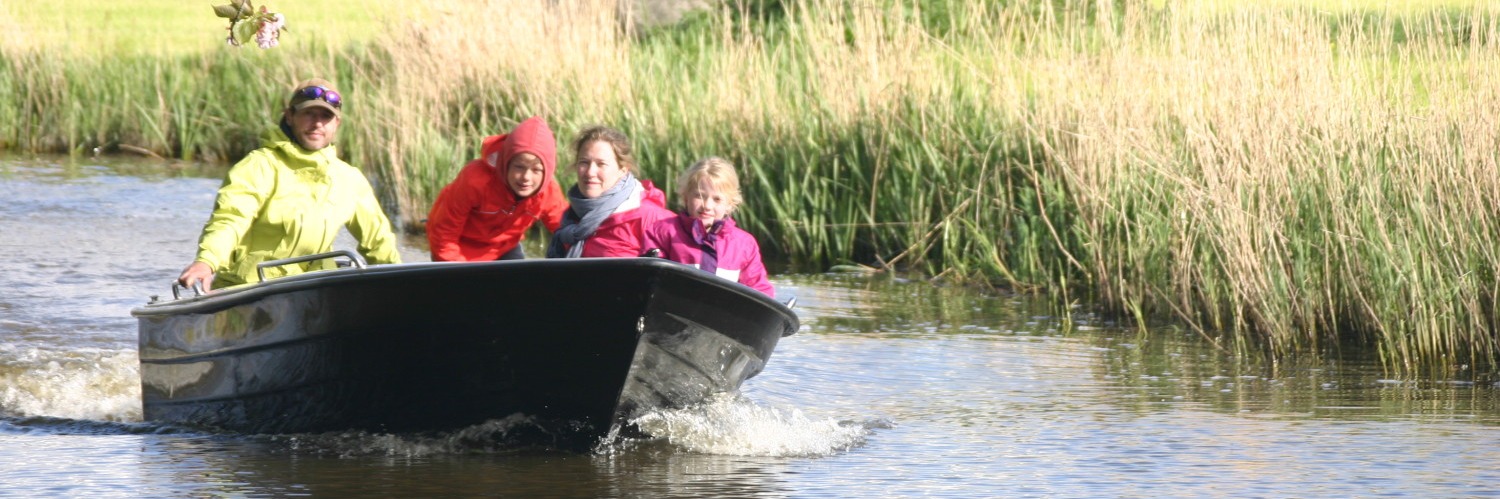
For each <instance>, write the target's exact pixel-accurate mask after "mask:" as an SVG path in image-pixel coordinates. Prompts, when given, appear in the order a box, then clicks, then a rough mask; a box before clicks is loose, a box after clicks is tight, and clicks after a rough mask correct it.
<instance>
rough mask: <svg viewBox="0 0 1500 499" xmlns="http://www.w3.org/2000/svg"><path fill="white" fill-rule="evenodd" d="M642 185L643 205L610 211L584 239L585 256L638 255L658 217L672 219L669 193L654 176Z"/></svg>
mask: <svg viewBox="0 0 1500 499" xmlns="http://www.w3.org/2000/svg"><path fill="white" fill-rule="evenodd" d="M641 188H642V189H641V205H640V207H638V208H635V209H633V210H628V211H623V212H618V213H615V214H613V215H610V216H609V218H606V219H604V222H603V223H600V224H599V228H598V229H595V230H594V235H592V236H589V237H588V238H587V239H584V240H583V254H582V255H581V256H582V257H583V258H598V257H610V256H624V257H637V256H641V253H644V252H645V251H646V248H643V247H642V244H644V243H645V237H646V232H647V230H648V229H649V228H650V227H651V226H652V225H654V224H656V222H657V221H658V220H663V219H671V218H672V210H668V209H667V208H666V205H667V195H666V194H665V193H663V192H662V191H661V189H657V188H656V186H655V185H652V184H651V181H650V180H642V181H641Z"/></svg>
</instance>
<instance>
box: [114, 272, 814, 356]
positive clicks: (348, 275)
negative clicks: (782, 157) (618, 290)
mask: <svg viewBox="0 0 1500 499" xmlns="http://www.w3.org/2000/svg"><path fill="white" fill-rule="evenodd" d="M625 264H629V266H631V267H646V268H650V269H652V270H656V271H659V272H675V273H678V274H679V275H682V276H684V277H687V278H690V279H693V280H696V281H698V282H702V283H705V284H709V285H712V286H718V287H720V288H724V289H726V290H727V291H732V292H736V293H739V294H741V295H744V296H747V297H750V298H751V299H752V300H756V301H759V302H760V303H761V305H763V306H767V307H769V308H771V309H772V310H775V311H776V312H777V313H779V314H781V315H783V316H784V317H785V318H786V319H787V320H788V321H789V322H790V324H791V328H790V329H789V330H788V331H784V332H783V334H782V336H789V335H791V334H793V333H795V332H796V331H797V329H798V328H799V327H800V324H801V321H800V319H799V318H798V317H797V314H796V312H794V311H792V309H790V308H788V307H787V306H786V304H784V303H781V302H780V301H777V300H775V299H773V298H771V297H769V296H766V295H765V294H764V293H761V292H760V291H757V290H755V289H753V288H750V287H748V286H745V285H743V284H740V283H738V282H734V281H730V280H728V279H723V278H720V277H717V276H713V275H711V274H708V273H705V272H703V271H700V270H698V269H695V268H692V267H689V266H687V265H683V264H680V263H677V262H673V261H670V260H663V259H660V258H628V257H621V258H583V259H540V258H538V259H528V260H509V261H493V262H414V263H401V264H387V265H371V266H368V267H365V268H352V267H351V268H340V269H333V270H324V271H316V272H308V273H304V274H298V275H294V276H288V277H281V278H277V279H273V280H270V281H265V282H259V283H254V284H250V285H248V286H243V287H232V288H227V289H222V290H215V291H212V292H209V293H206V294H203V295H198V296H190V297H185V298H181V299H176V300H165V301H158V302H151V303H147V304H146V305H144V306H141V307H138V308H134V309H131V311H130V315H132V316H135V317H138V318H142V319H144V318H148V317H159V316H171V315H180V314H204V313H214V312H218V311H220V310H224V309H228V308H230V307H234V306H237V305H241V304H244V303H250V302H254V301H256V300H260V299H262V298H265V297H267V296H271V295H276V294H282V293H291V292H296V291H302V290H307V289H314V288H318V287H324V286H333V285H344V284H351V283H358V282H361V281H368V280H376V279H383V278H390V277H393V276H399V275H402V274H430V273H435V272H436V273H450V272H461V271H465V270H469V271H476V272H478V271H492V270H494V267H502V266H504V267H509V266H526V267H545V266H570V267H572V266H577V267H604V268H609V267H616V266H620V265H625ZM700 274H701V275H700ZM655 277H656V278H655V279H654V280H659V279H660V276H655ZM652 285H655V284H654V283H653V284H652Z"/></svg>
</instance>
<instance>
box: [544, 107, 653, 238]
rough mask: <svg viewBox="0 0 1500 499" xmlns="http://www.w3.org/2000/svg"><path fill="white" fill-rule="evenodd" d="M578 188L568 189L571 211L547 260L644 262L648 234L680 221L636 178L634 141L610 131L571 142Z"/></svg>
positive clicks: (645, 182)
mask: <svg viewBox="0 0 1500 499" xmlns="http://www.w3.org/2000/svg"><path fill="white" fill-rule="evenodd" d="M573 151H574V154H575V155H576V158H577V160H576V161H574V162H573V168H574V170H575V171H576V172H577V173H578V183H577V184H575V185H573V187H572V188H571V189H568V203H569V205H570V208H569V209H568V211H566V212H564V213H563V221H562V227H561V228H559V229H557V232H555V233H553V234H552V242H551V243H550V244H548V246H547V258H579V257H586V258H592V257H610V256H624V257H633V256H641V254H642V253H643V252H645V250H647V249H650V248H645V247H643V246H644V242H645V235H646V229H648V228H650V227H651V226H652V225H653V224H655V223H656V221H657V220H661V219H664V218H672V217H674V216H676V215H675V214H674V213H672V211H671V210H669V209H667V207H666V206H667V197H666V194H664V193H662V191H661V189H657V188H656V186H655V185H652V184H651V181H650V180H638V179H636V178H635V175H634V171H635V169H636V164H635V157H634V156H632V155H631V148H630V139H629V138H627V137H626V136H625V134H624V133H622V132H620V131H619V130H616V129H614V128H610V127H607V126H595V127H591V128H589V129H587V130H584V131H583V132H581V133H579V134H578V139H577V140H575V141H573Z"/></svg>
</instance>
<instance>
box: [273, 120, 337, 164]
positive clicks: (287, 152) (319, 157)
mask: <svg viewBox="0 0 1500 499" xmlns="http://www.w3.org/2000/svg"><path fill="white" fill-rule="evenodd" d="M260 146H261V147H264V148H267V149H271V150H273V151H276V152H277V153H278V154H280V155H282V157H284V158H286V161H287V166H289V167H291V168H302V167H306V166H319V165H326V164H328V163H330V162H332V161H334V160H336V159H338V157H339V155H338V149H337V148H335V147H334V145H333V144H329V145H328V147H324V148H322V149H318V150H316V151H309V150H307V149H303V148H302V145H301V144H298V143H297V141H294V140H292V139H291V137H288V136H287V134H286V131H285V130H284V129H283V128H282V127H281V126H280V125H277V126H273V127H271V128H270V129H268V130H266V131H265V132H263V133H261V134H260Z"/></svg>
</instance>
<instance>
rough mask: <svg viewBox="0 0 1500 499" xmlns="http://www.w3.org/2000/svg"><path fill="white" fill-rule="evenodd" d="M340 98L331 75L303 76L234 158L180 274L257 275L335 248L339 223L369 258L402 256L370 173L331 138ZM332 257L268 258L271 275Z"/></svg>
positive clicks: (216, 282) (207, 279) (214, 284)
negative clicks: (252, 146)
mask: <svg viewBox="0 0 1500 499" xmlns="http://www.w3.org/2000/svg"><path fill="white" fill-rule="evenodd" d="M342 108H343V96H342V95H340V94H339V92H338V90H336V89H335V88H334V86H333V84H332V83H330V82H328V81H326V80H322V79H316V78H315V79H311V80H307V81H304V82H302V84H300V85H297V87H296V89H295V90H293V91H292V97H291V99H289V100H288V101H287V106H286V109H285V110H284V111H283V112H282V119H281V122H280V125H279V126H278V127H276V128H272V129H270V130H267V131H266V132H265V133H264V134H262V135H261V138H260V149H256V150H254V151H251V152H250V154H249V155H248V156H245V159H243V160H240V162H239V163H237V164H235V165H234V167H233V168H230V170H229V174H228V176H227V177H226V178H225V179H224V184H223V185H222V186H220V187H219V195H218V198H217V199H216V200H215V201H214V212H213V215H212V216H210V217H209V219H208V223H207V224H204V226H203V234H202V236H200V237H199V239H198V256H197V258H196V259H194V261H193V263H192V264H190V265H188V266H187V268H185V269H183V271H182V275H181V276H179V277H178V278H177V280H178V282H179V283H181V284H182V285H183V286H188V287H192V286H193V284H194V283H196V282H202V283H203V286H204V287H205V288H214V289H218V288H225V287H228V286H233V285H236V284H244V283H251V282H257V281H258V280H259V279H260V277H259V275H257V273H256V270H255V267H256V264H259V263H261V262H265V261H270V260H277V259H282V258H291V257H296V256H303V255H310V254H315V253H323V252H327V251H330V250H332V249H333V240H334V237H335V236H337V235H338V232H339V228H340V227H347V228H348V229H349V233H350V234H353V235H354V238H355V239H357V240H358V241H359V252H360V254H362V255H364V257H365V260H366V261H367V262H369V263H371V264H382V263H401V255H400V253H398V252H397V250H396V238H395V236H394V235H393V234H392V233H391V223H390V220H388V219H386V216H385V213H384V212H382V211H381V209H380V203H379V201H377V200H376V199H375V192H374V190H373V189H371V188H370V182H369V181H368V180H366V179H365V176H364V174H362V173H360V171H359V170H358V169H355V168H354V167H353V166H350V165H349V164H348V163H345V162H344V161H343V160H340V159H339V158H338V154H337V152H336V150H335V148H334V146H333V141H334V138H335V137H336V136H337V134H338V130H339V123H340V120H341V119H342V115H341V112H340V109H342ZM332 266H333V264H332V262H330V261H327V260H322V261H314V262H307V263H301V264H291V265H283V266H280V267H274V268H267V269H266V278H267V279H270V278H272V277H280V276H284V275H293V274H300V273H302V272H307V271H311V270H319V269H325V268H332Z"/></svg>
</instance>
